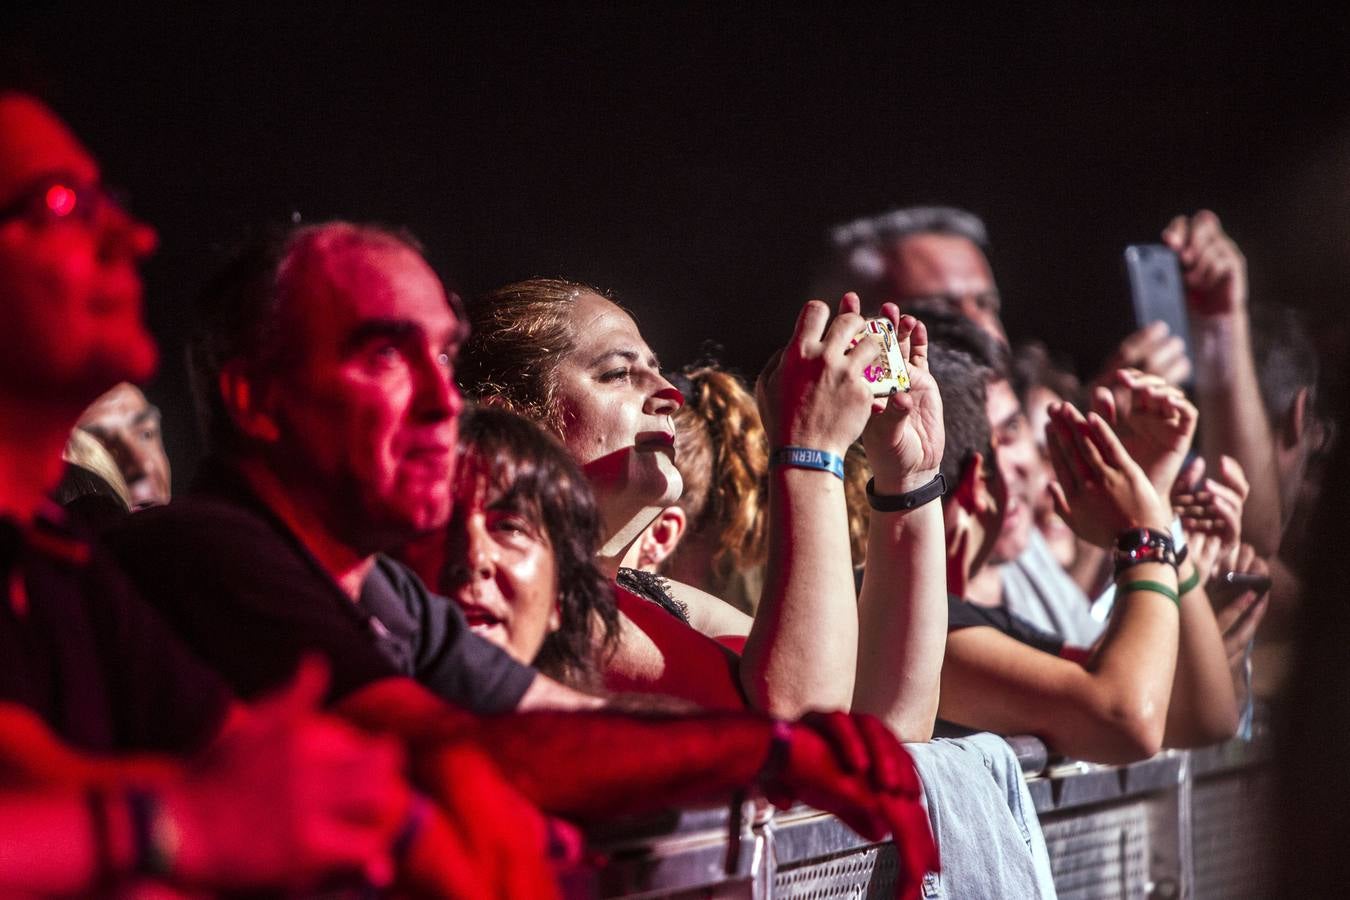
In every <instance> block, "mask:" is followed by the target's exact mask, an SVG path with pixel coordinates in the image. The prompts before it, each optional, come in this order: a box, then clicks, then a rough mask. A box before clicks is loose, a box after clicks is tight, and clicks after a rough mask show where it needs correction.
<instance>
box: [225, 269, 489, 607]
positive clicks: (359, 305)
mask: <svg viewBox="0 0 1350 900" xmlns="http://www.w3.org/2000/svg"><path fill="white" fill-rule="evenodd" d="M292 279H293V282H294V283H293V284H291V285H290V290H289V292H288V293H287V294H286V295H285V300H284V303H283V316H282V326H281V327H282V329H283V339H284V340H285V341H286V342H287V346H288V348H289V352H288V359H290V360H291V363H290V364H289V365H287V366H285V367H284V368H283V369H282V370H281V371H279V372H277V373H275V375H274V376H272V377H271V378H270V379H268V380H267V381H266V382H265V383H261V382H260V383H258V384H254V385H250V388H249V393H250V394H251V395H252V396H254V397H256V398H257V400H256V405H255V406H254V410H255V411H256V413H257V418H256V420H250V421H252V423H253V424H252V425H251V427H252V429H253V435H252V436H253V437H254V438H255V440H254V447H255V451H254V452H253V453H250V454H245V455H244V456H243V458H241V459H240V460H239V465H240V468H241V470H242V471H243V472H244V473H245V475H246V476H247V477H248V478H249V480H250V482H251V483H252V484H253V486H254V488H255V489H256V490H258V492H259V493H260V495H262V497H263V499H264V500H265V501H266V502H267V503H268V505H269V506H270V507H271V508H272V509H273V510H274V511H275V512H276V513H277V514H278V515H280V516H281V517H282V518H283V519H284V520H285V521H286V522H287V524H288V525H289V526H290V527H291V529H292V530H293V531H295V533H296V534H297V536H298V537H299V538H300V539H301V540H302V541H303V542H304V543H305V545H306V546H307V547H308V548H309V549H310V551H311V552H313V553H314V554H315V555H316V556H317V557H318V558H319V560H320V562H321V563H322V564H323V565H324V566H325V567H326V568H327V569H328V570H329V572H330V573H331V574H332V575H333V576H334V578H335V579H336V580H337V581H338V583H339V584H340V585H342V586H343V587H344V589H346V590H347V592H348V593H349V594H350V595H351V596H353V597H354V596H356V595H357V594H358V593H359V591H360V586H361V584H362V582H363V581H364V579H365V575H366V574H367V573H368V572H369V568H370V566H371V565H372V564H373V559H374V558H373V556H372V554H373V553H375V552H376V551H379V550H383V549H387V548H389V547H391V546H396V545H397V544H399V543H401V542H402V541H405V540H407V539H408V538H409V537H411V536H413V535H414V534H417V533H420V532H423V531H427V530H430V529H432V528H435V527H438V526H441V525H443V524H444V523H445V522H446V521H447V519H448V518H449V515H450V477H451V476H452V474H453V470H454V448H455V442H456V438H457V436H458V415H459V412H460V410H461V409H462V408H463V400H462V399H461V397H460V395H459V391H458V390H457V389H456V388H455V385H454V380H453V377H454V367H453V360H454V355H455V352H456V350H457V347H458V344H459V341H460V337H461V335H462V331H461V328H462V326H461V324H460V323H459V321H458V320H457V319H456V318H455V316H454V314H453V313H452V311H451V308H450V304H449V302H448V300H447V298H446V294H445V291H444V289H443V288H442V287H441V283H440V280H439V279H438V278H437V277H436V275H435V273H433V272H432V271H431V269H430V267H429V266H427V264H426V263H425V262H424V261H423V260H422V258H421V257H420V256H418V255H417V254H416V253H415V252H413V251H412V250H410V249H408V248H406V247H403V246H402V245H383V244H381V245H374V244H368V245H365V246H359V247H348V248H346V249H345V250H344V251H343V252H342V256H341V258H337V259H326V258H325V259H324V260H323V262H322V263H319V264H316V265H314V266H312V267H310V269H309V270H307V271H299V272H297V273H295V274H294V275H293V276H292ZM360 334H366V335H367V337H366V339H364V340H356V336H358V335H360ZM354 341H355V342H354Z"/></svg>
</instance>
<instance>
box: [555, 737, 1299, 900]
mask: <svg viewBox="0 0 1350 900" xmlns="http://www.w3.org/2000/svg"><path fill="white" fill-rule="evenodd" d="M1009 743H1010V744H1012V746H1013V749H1014V750H1015V751H1016V752H1017V755H1018V758H1019V760H1020V761H1021V762H1022V769H1023V772H1024V773H1025V775H1026V778H1027V785H1028V787H1029V789H1030V791H1031V795H1032V798H1033V799H1034V800H1035V802H1036V810H1037V812H1038V814H1039V815H1040V819H1041V827H1042V829H1043V830H1044V832H1045V838H1046V844H1047V846H1048V848H1049V850H1050V862H1051V869H1052V871H1053V873H1054V878H1055V886H1056V889H1057V890H1058V892H1059V896H1060V897H1061V898H1066V900H1070V898H1072V900H1087V898H1146V897H1147V898H1192V897H1193V898H1197V900H1201V898H1232V897H1260V896H1265V895H1266V894H1268V893H1273V891H1271V890H1269V883H1268V880H1267V868H1266V860H1265V857H1264V851H1263V849H1262V848H1263V845H1264V842H1263V841H1262V839H1261V838H1262V835H1261V832H1260V829H1261V827H1262V825H1263V823H1264V822H1265V821H1266V817H1265V816H1264V815H1263V814H1262V808H1263V803H1264V798H1265V797H1266V794H1267V790H1268V787H1269V783H1270V769H1269V767H1268V766H1266V765H1265V763H1266V762H1267V760H1268V759H1269V754H1268V752H1267V750H1268V742H1267V740H1266V739H1265V737H1264V735H1263V734H1260V733H1258V735H1257V738H1256V740H1255V741H1253V742H1245V741H1231V742H1229V743H1227V744H1222V745H1219V746H1216V747H1213V748H1208V749H1205V750H1199V751H1192V752H1189V753H1187V752H1176V751H1168V752H1165V753H1163V754H1160V755H1159V756H1156V757H1154V758H1153V759H1149V760H1145V761H1143V762H1140V763H1135V764H1134V765H1130V766H1120V767H1115V766H1095V765H1088V764H1084V763H1075V762H1056V763H1053V764H1049V765H1047V754H1046V751H1045V747H1044V745H1043V744H1041V742H1040V741H1039V740H1037V739H1035V738H1030V737H1017V738H1011V739H1009ZM591 838H592V844H593V846H595V847H596V848H597V849H598V851H599V853H600V854H601V856H602V858H603V860H604V862H603V863H602V864H601V865H599V866H598V867H597V868H596V869H594V870H593V871H591V872H589V873H588V874H587V876H586V877H585V880H586V883H585V884H573V885H572V886H571V887H572V888H573V889H574V890H575V893H577V894H583V895H590V896H602V897H633V898H637V897H642V898H657V897H661V898H684V897H744V898H755V900H759V898H768V897H783V898H833V897H889V896H893V895H894V886H895V881H896V875H897V867H898V858H897V855H896V852H895V847H894V846H893V845H892V844H890V843H889V842H887V843H881V844H873V843H868V842H866V841H864V840H863V839H862V838H860V837H858V836H857V835H856V834H854V832H852V831H851V830H850V829H848V828H847V827H846V826H844V825H843V824H842V823H840V822H839V821H838V820H837V819H835V818H833V817H832V816H829V815H826V814H824V813H821V812H818V811H816V810H812V809H809V808H806V807H798V808H795V809H792V810H788V811H787V812H772V811H771V810H768V809H766V808H764V807H763V805H762V804H760V805H756V804H753V803H748V804H744V805H742V807H741V808H740V809H739V811H733V810H729V809H704V810H684V811H679V812H673V813H671V814H669V815H668V816H665V817H662V818H659V819H646V820H642V821H627V822H615V823H611V824H609V825H607V826H606V827H605V828H604V829H603V830H600V831H596V832H593V833H592V835H591ZM572 892H573V891H569V893H572Z"/></svg>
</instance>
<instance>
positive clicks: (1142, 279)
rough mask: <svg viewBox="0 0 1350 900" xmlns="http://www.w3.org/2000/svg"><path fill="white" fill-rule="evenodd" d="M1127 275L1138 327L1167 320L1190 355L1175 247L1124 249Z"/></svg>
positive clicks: (1183, 293)
mask: <svg viewBox="0 0 1350 900" xmlns="http://www.w3.org/2000/svg"><path fill="white" fill-rule="evenodd" d="M1125 274H1126V276H1128V278H1129V280H1130V298H1131V299H1132V300H1133V301H1134V321H1135V325H1136V327H1139V328H1143V327H1144V326H1145V325H1151V324H1153V323H1154V322H1159V321H1161V322H1166V323H1167V328H1168V330H1169V331H1171V332H1172V334H1174V335H1177V336H1178V337H1180V338H1181V339H1182V341H1184V342H1185V344H1186V355H1187V356H1190V354H1191V337H1190V334H1189V332H1188V330H1187V328H1186V287H1185V284H1184V283H1183V282H1182V280H1181V263H1180V262H1179V261H1178V260H1177V255H1176V254H1175V253H1173V252H1172V248H1170V247H1165V246H1163V245H1162V244H1131V245H1130V246H1128V247H1126V248H1125ZM1191 362H1192V363H1194V362H1195V360H1194V359H1192V360H1191ZM1192 368H1194V366H1192Z"/></svg>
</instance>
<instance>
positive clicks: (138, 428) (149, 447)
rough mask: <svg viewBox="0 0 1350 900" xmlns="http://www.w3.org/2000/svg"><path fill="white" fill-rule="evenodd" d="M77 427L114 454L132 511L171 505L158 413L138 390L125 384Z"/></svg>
mask: <svg viewBox="0 0 1350 900" xmlns="http://www.w3.org/2000/svg"><path fill="white" fill-rule="evenodd" d="M78 427H79V428H82V429H83V430H85V431H87V432H89V434H91V435H93V436H94V437H95V438H96V439H97V440H98V442H99V443H100V444H102V445H103V446H104V447H106V448H107V450H108V452H109V453H111V454H112V457H113V459H114V460H115V461H116V462H117V467H118V468H119V469H120V470H121V472H122V477H123V478H124V479H126V483H127V489H128V490H129V491H130V493H131V505H132V508H133V509H143V508H145V507H147V506H162V505H164V504H166V503H168V502H169V499H170V492H171V488H170V475H169V457H168V455H167V454H165V452H164V439H163V434H162V432H161V431H160V417H159V410H158V409H156V408H155V407H154V406H151V405H150V401H148V400H146V399H145V394H142V393H141V391H140V389H139V388H137V387H136V386H135V385H133V384H128V383H127V382H123V383H122V384H119V385H118V386H117V387H115V388H113V389H112V390H110V391H108V392H107V393H106V394H104V395H103V396H102V397H99V398H98V399H97V400H95V401H94V402H93V403H92V404H90V406H89V408H88V409H86V410H85V411H84V414H83V415H81V416H80V421H79V423H78Z"/></svg>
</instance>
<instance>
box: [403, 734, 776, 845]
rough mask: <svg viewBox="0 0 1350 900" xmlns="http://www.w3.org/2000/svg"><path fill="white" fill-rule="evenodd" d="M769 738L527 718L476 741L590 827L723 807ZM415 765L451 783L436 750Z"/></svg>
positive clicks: (429, 748) (544, 800) (542, 797)
mask: <svg viewBox="0 0 1350 900" xmlns="http://www.w3.org/2000/svg"><path fill="white" fill-rule="evenodd" d="M771 734H772V725H771V723H770V721H769V720H767V719H761V718H757V717H750V716H745V715H740V714H726V715H719V714H707V715H700V716H690V717H676V718H672V717H661V716H651V717H636V716H623V715H617V714H613V713H605V712H598V713H523V714H518V715H511V716H500V717H496V718H492V719H484V720H483V721H482V722H481V724H480V726H479V727H478V728H477V729H475V731H474V733H473V736H472V740H473V741H474V743H476V744H478V745H479V746H481V747H482V748H483V749H484V751H485V752H486V753H487V754H488V756H490V757H491V758H492V761H493V762H494V763H496V764H497V766H498V767H499V768H500V769H501V771H502V772H503V774H505V775H506V777H507V779H508V780H509V781H510V782H511V783H512V784H513V785H514V786H515V787H516V788H517V789H518V790H519V791H520V792H521V793H522V794H524V795H525V797H526V798H528V799H529V800H530V801H531V802H532V803H534V804H535V805H536V806H538V807H539V808H540V809H542V810H543V811H545V812H547V813H550V814H553V815H559V816H563V817H566V818H569V819H577V820H595V819H601V818H608V817H612V816H616V815H624V814H634V813H643V812H654V811H658V810H663V809H668V808H670V807H674V806H679V805H683V804H688V803H696V802H700V801H719V800H722V799H725V798H726V797H727V796H729V795H730V794H731V792H732V791H734V790H736V789H738V788H742V787H745V786H747V785H749V784H750V783H751V782H752V781H753V780H754V778H755V775H756V774H757V773H758V772H759V771H760V770H761V768H762V767H763V765H764V762H765V760H766V758H767V755H768V748H769V742H770V738H771ZM414 756H415V760H416V762H415V766H416V769H417V771H418V773H419V774H420V775H421V776H422V777H424V778H427V779H429V780H430V781H431V782H432V783H434V782H435V780H437V779H441V778H449V779H453V778H454V777H455V773H454V770H453V764H452V763H451V765H450V766H449V767H448V768H447V767H444V766H443V763H442V755H441V754H438V753H437V752H436V747H435V746H434V745H425V746H423V747H421V748H418V749H417V750H416V751H415V753H414Z"/></svg>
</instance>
